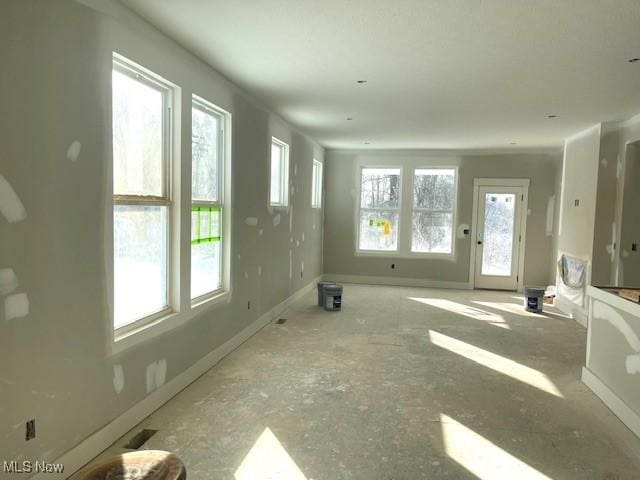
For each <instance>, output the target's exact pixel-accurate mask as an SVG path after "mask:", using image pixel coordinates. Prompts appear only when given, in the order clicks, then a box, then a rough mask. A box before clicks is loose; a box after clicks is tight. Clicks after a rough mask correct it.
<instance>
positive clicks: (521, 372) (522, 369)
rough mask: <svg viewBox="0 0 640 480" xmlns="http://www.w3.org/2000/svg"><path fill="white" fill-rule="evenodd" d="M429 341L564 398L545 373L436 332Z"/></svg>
mask: <svg viewBox="0 0 640 480" xmlns="http://www.w3.org/2000/svg"><path fill="white" fill-rule="evenodd" d="M429 340H430V341H431V343H433V344H434V345H437V346H438V347H441V348H444V349H446V350H449V351H450V352H453V353H456V354H458V355H460V356H463V357H465V358H468V359H469V360H472V361H474V362H476V363H477V364H479V365H482V366H484V367H487V368H490V369H491V370H494V371H496V372H498V373H502V374H503V375H506V376H508V377H511V378H513V379H515V380H518V381H520V382H523V383H526V384H527V385H530V386H532V387H535V388H537V389H539V390H542V391H543V392H546V393H549V394H551V395H554V396H556V397H559V398H564V395H562V393H560V391H559V390H558V388H557V387H556V386H555V385H554V383H553V382H552V381H551V380H550V379H549V377H547V376H546V375H545V374H544V373H542V372H539V371H538V370H535V369H533V368H530V367H527V366H525V365H522V364H520V363H518V362H515V361H513V360H510V359H508V358H505V357H502V356H500V355H496V354H495V353H491V352H489V351H487V350H484V349H482V348H479V347H476V346H474V345H470V344H468V343H466V342H463V341H460V340H456V339H455V338H452V337H449V336H447V335H444V334H442V333H438V332H436V331H434V330H429Z"/></svg>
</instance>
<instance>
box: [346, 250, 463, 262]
mask: <svg viewBox="0 0 640 480" xmlns="http://www.w3.org/2000/svg"><path fill="white" fill-rule="evenodd" d="M355 256H356V257H372V258H375V257H380V258H406V259H412V260H449V261H455V259H456V256H455V254H453V253H419V252H411V253H399V252H385V251H379V252H376V251H373V250H371V251H356V252H355Z"/></svg>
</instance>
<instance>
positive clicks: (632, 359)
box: [625, 353, 640, 375]
mask: <svg viewBox="0 0 640 480" xmlns="http://www.w3.org/2000/svg"><path fill="white" fill-rule="evenodd" d="M625 366H626V367H627V373H628V374H629V375H635V374H636V373H640V353H636V354H635V355H629V356H628V357H627V360H626V361H625Z"/></svg>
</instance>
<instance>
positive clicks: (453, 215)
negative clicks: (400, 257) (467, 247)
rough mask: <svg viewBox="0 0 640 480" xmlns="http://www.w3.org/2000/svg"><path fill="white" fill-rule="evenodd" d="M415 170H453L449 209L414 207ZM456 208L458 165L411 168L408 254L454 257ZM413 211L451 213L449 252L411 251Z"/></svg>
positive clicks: (414, 255)
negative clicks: (451, 197) (451, 200)
mask: <svg viewBox="0 0 640 480" xmlns="http://www.w3.org/2000/svg"><path fill="white" fill-rule="evenodd" d="M417 170H453V205H452V207H451V208H452V209H451V210H432V209H429V208H416V207H415V205H414V204H413V189H414V187H415V181H416V171H417ZM457 210H458V167H456V166H433V165H422V166H418V167H413V168H412V173H411V225H410V228H409V232H408V234H409V252H408V253H409V255H411V256H413V257H427V258H428V257H434V258H443V257H455V250H456V212H457ZM414 212H433V213H451V252H414V251H413V213H414Z"/></svg>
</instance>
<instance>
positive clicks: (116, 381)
mask: <svg viewBox="0 0 640 480" xmlns="http://www.w3.org/2000/svg"><path fill="white" fill-rule="evenodd" d="M113 389H114V390H115V391H116V393H117V394H118V395H120V393H122V390H123V389H124V369H123V368H122V365H114V366H113Z"/></svg>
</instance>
